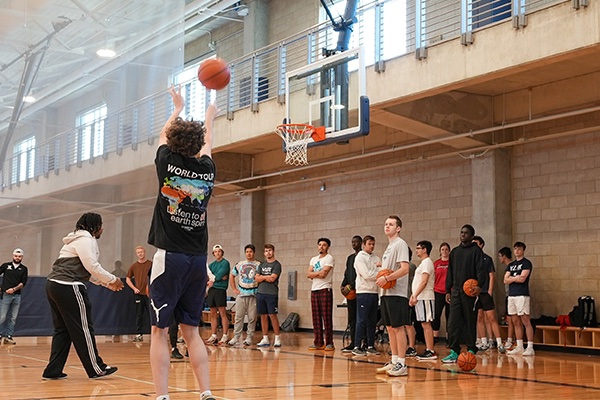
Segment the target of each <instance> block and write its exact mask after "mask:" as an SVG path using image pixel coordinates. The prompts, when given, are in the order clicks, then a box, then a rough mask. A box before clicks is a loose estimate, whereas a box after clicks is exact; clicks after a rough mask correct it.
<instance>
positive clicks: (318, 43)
mask: <svg viewBox="0 0 600 400" xmlns="http://www.w3.org/2000/svg"><path fill="white" fill-rule="evenodd" d="M562 2H565V0H529V1H526V0H417V1H415V2H412V1H409V0H381V1H372V2H370V3H368V4H364V5H363V6H362V7H360V8H359V10H358V12H357V19H358V23H357V24H356V25H355V27H354V34H353V35H352V41H353V43H351V45H350V47H355V46H358V45H362V46H364V47H365V55H366V64H367V65H375V70H376V71H382V70H384V69H385V60H389V59H392V58H395V57H398V56H400V55H404V54H408V53H410V52H415V55H416V57H417V58H424V57H427V48H429V47H432V46H434V45H435V44H436V43H441V42H444V41H447V40H451V39H456V38H458V37H460V38H461V43H462V44H463V45H468V44H470V43H472V42H473V33H474V32H476V31H478V30H481V29H484V28H486V27H489V26H492V25H494V24H498V23H501V22H503V21H506V20H512V22H513V23H512V26H513V27H514V28H521V27H523V26H526V24H527V18H526V16H527V14H530V13H532V12H534V11H538V10H540V9H542V8H546V7H550V6H552V5H554V4H558V3H562ZM572 2H573V7H575V8H578V7H579V6H585V5H587V0H572ZM336 40H337V32H335V31H334V30H333V28H332V27H331V24H330V23H328V22H324V23H321V24H318V25H316V26H314V27H311V28H309V29H307V30H305V31H302V32H300V33H298V34H295V35H293V36H290V37H288V38H286V39H284V40H282V41H280V42H278V43H274V44H272V45H270V46H267V47H265V48H262V49H259V50H257V51H255V52H253V53H252V54H249V55H246V56H244V57H242V58H240V59H237V60H233V61H232V62H231V64H230V69H231V81H230V84H229V86H228V87H227V89H226V90H222V91H219V92H217V93H216V103H217V106H218V108H219V109H220V110H223V111H222V112H223V113H224V114H225V115H226V116H227V118H230V119H231V118H233V113H234V112H236V111H238V110H242V109H250V110H251V111H252V112H256V111H258V108H259V104H260V103H261V102H263V101H266V100H270V99H277V100H278V101H279V102H284V101H285V99H284V93H285V73H286V72H287V71H291V70H294V69H297V68H299V67H301V66H304V65H306V64H310V63H312V62H314V61H316V60H319V59H321V58H322V57H324V55H323V49H332V48H334V47H335V42H336ZM181 84H182V85H183V87H184V89H186V90H185V95H186V97H187V98H186V103H188V104H190V103H194V104H198V107H200V106H202V107H201V108H202V109H204V105H205V104H207V103H208V101H209V99H210V96H211V93H210V92H207V91H206V90H205V89H204V88H203V87H202V86H201V85H199V84H198V83H197V81H196V80H194V79H190V80H188V81H185V82H181ZM171 110H172V105H171V101H170V99H169V97H168V96H166V95H165V93H164V92H160V93H156V94H153V95H151V96H148V97H146V98H144V99H141V100H139V101H137V102H135V103H133V104H130V105H129V106H127V107H125V108H122V109H120V110H118V111H116V112H111V110H108V111H109V112H108V114H107V117H106V118H105V119H103V120H102V121H100V123H99V121H96V122H94V123H92V124H90V125H87V126H80V127H76V128H73V129H71V130H68V131H66V132H63V133H60V134H58V135H56V136H54V137H53V138H51V139H49V140H46V141H45V142H42V143H38V144H37V145H36V146H35V147H33V148H31V149H29V150H26V151H23V152H20V153H16V154H13V156H12V157H10V158H7V159H6V160H5V163H4V165H3V166H2V175H1V176H0V179H1V181H0V183H1V187H2V190H5V188H7V187H11V186H12V185H19V184H20V183H21V182H22V181H28V180H30V179H36V180H37V179H38V178H39V177H40V176H48V174H50V173H55V174H58V172H59V171H60V170H61V169H62V170H67V171H68V170H69V169H70V168H72V167H73V166H81V164H82V163H83V162H89V163H93V162H94V160H95V159H96V158H98V157H107V156H108V154H110V153H117V154H120V153H121V152H122V151H123V149H125V148H133V149H136V147H137V146H138V144H140V143H143V142H152V141H153V140H154V139H155V138H156V137H157V136H158V134H159V132H160V128H161V127H162V125H163V123H164V121H166V119H167V118H168V115H169V114H170V113H171ZM202 115H203V111H202Z"/></svg>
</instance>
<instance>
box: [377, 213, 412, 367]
mask: <svg viewBox="0 0 600 400" xmlns="http://www.w3.org/2000/svg"><path fill="white" fill-rule="evenodd" d="M401 229H402V221H401V220H400V217H398V216H397V215H390V216H389V217H388V218H387V219H386V220H385V227H384V231H385V235H386V236H387V238H388V241H389V244H388V247H387V248H386V249H385V252H384V253H383V258H382V260H381V268H382V269H386V268H387V269H389V270H391V271H392V272H391V273H390V274H389V275H387V276H380V277H379V278H377V281H376V282H377V285H378V286H379V287H381V288H383V286H385V285H386V283H387V282H388V281H391V280H396V285H395V286H394V287H393V288H390V289H384V290H383V291H382V293H381V319H382V321H383V323H384V325H385V326H386V329H387V331H388V335H389V339H390V350H391V351H392V361H391V362H390V363H387V364H386V365H384V366H383V367H381V368H378V369H377V373H387V374H388V375H390V376H402V375H408V368H407V367H406V326H407V325H410V313H409V308H408V271H409V268H410V267H409V265H408V261H409V256H408V245H407V244H406V242H405V241H404V240H402V239H401V238H400V236H399V235H400V230H401Z"/></svg>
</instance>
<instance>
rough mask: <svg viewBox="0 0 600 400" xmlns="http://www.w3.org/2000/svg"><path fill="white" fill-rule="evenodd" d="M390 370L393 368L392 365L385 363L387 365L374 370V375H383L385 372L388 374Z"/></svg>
mask: <svg viewBox="0 0 600 400" xmlns="http://www.w3.org/2000/svg"><path fill="white" fill-rule="evenodd" d="M392 368H394V364H392V363H391V362H387V363H385V365H384V366H383V367H380V368H377V369H376V370H375V373H377V374H385V373H386V372H388V371H389V370H390V369H392Z"/></svg>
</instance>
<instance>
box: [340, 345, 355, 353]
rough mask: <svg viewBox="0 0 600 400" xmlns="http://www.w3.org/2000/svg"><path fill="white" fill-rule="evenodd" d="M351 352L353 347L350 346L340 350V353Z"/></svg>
mask: <svg viewBox="0 0 600 400" xmlns="http://www.w3.org/2000/svg"><path fill="white" fill-rule="evenodd" d="M352 350H354V346H352V345H351V344H350V345H348V346H346V347H343V348H342V353H352Z"/></svg>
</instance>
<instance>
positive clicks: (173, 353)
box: [171, 347, 183, 360]
mask: <svg viewBox="0 0 600 400" xmlns="http://www.w3.org/2000/svg"><path fill="white" fill-rule="evenodd" d="M171 358H176V359H177V360H181V359H182V358H183V356H182V355H181V353H180V352H179V349H178V348H177V347H173V351H171Z"/></svg>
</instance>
